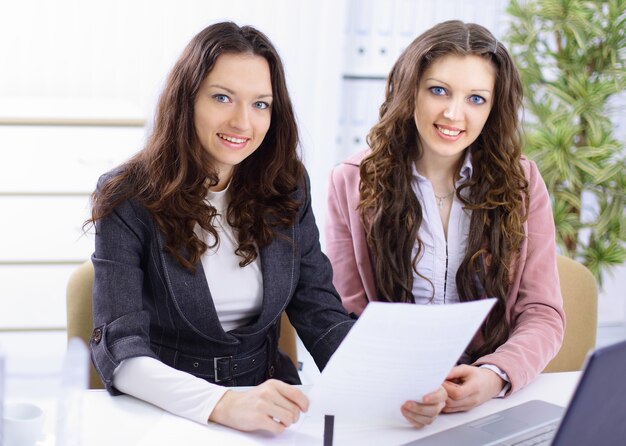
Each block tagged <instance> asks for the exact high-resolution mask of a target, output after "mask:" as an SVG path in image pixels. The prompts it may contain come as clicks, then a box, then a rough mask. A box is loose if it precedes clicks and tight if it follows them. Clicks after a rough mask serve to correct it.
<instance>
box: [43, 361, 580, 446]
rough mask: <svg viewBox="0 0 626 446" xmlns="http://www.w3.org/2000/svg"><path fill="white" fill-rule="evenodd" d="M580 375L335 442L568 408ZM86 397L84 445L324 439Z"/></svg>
mask: <svg viewBox="0 0 626 446" xmlns="http://www.w3.org/2000/svg"><path fill="white" fill-rule="evenodd" d="M579 376H580V373H579V372H568V373H550V374H542V375H540V376H539V377H537V379H536V380H535V381H534V382H533V383H531V384H530V385H528V386H527V387H526V388H525V389H522V390H521V391H519V392H517V393H515V394H513V395H511V396H510V397H508V398H506V399H493V400H491V401H488V402H487V403H485V404H483V405H481V406H479V407H477V408H475V409H474V410H472V411H470V412H465V413H459V414H443V415H440V416H439V417H438V418H437V420H436V421H435V422H434V423H433V424H432V425H431V426H428V427H426V428H424V429H422V430H416V429H414V428H412V427H410V426H408V425H397V426H388V425H387V426H380V425H376V423H375V421H374V420H364V423H363V424H359V425H344V424H342V423H341V420H335V441H334V444H335V445H337V446H341V445H353V444H364V445H366V444H402V443H406V442H408V441H411V440H414V439H417V438H421V437H425V436H427V435H431V434H434V433H436V432H439V431H441V430H444V429H448V428H450V427H453V426H455V425H458V424H462V423H465V422H467V421H471V420H474V419H477V418H480V417H483V416H486V415H489V414H492V413H494V412H497V411H499V410H503V409H506V408H508V407H511V406H515V405H517V404H520V403H523V402H525V401H528V400H532V399H542V400H545V401H549V402H551V403H554V404H559V405H562V406H566V405H567V403H568V402H569V399H570V397H571V395H572V393H573V391H574V388H575V386H576V383H577V382H578V378H579ZM83 396H84V398H83V402H82V404H83V418H82V428H83V438H84V441H83V444H86V445H90V446H100V445H102V446H110V445H112V444H123V445H137V446H148V445H150V446H160V445H163V446H165V445H167V446H170V445H172V444H188V445H195V444H237V445H259V444H277V445H309V444H310V445H320V444H322V439H323V432H322V429H323V427H322V426H323V421H322V420H311V419H307V418H305V419H304V420H303V422H302V423H301V424H300V425H299V428H298V430H297V431H296V430H291V429H289V430H287V431H285V432H284V433H283V434H282V435H280V436H276V437H274V436H272V435H269V434H263V433H242V432H238V431H235V430H233V429H229V428H226V427H224V426H219V425H215V424H210V425H201V424H198V423H195V422H193V421H189V420H186V419H183V418H180V417H176V416H174V415H171V414H169V413H167V412H164V411H163V410H161V409H159V408H157V407H155V406H152V405H150V404H148V403H145V402H143V401H140V400H137V399H135V398H132V397H129V396H118V397H110V396H109V395H108V394H107V393H106V392H104V391H101V390H89V391H86V392H85V393H84V395H83ZM42 403H44V404H43V406H44V409H45V410H46V412H47V415H48V418H49V419H52V420H53V419H54V416H53V414H52V413H49V412H51V411H52V412H53V411H54V404H52V405H50V404H45V402H42ZM398 410H399V408H398ZM50 415H52V416H50ZM46 429H47V430H48V432H52V431H53V422H52V423H50V422H48V423H47V424H46Z"/></svg>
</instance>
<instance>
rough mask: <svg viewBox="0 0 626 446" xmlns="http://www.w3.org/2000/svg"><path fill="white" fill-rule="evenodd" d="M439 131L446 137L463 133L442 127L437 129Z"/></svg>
mask: <svg viewBox="0 0 626 446" xmlns="http://www.w3.org/2000/svg"><path fill="white" fill-rule="evenodd" d="M437 130H439V131H440V132H441V133H443V134H444V135H448V136H456V135H458V134H459V133H461V131H460V130H448V129H444V128H442V127H437Z"/></svg>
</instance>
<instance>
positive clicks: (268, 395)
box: [209, 379, 309, 434]
mask: <svg viewBox="0 0 626 446" xmlns="http://www.w3.org/2000/svg"><path fill="white" fill-rule="evenodd" d="M308 408H309V400H308V399H307V397H306V396H305V395H304V393H302V392H301V391H300V390H299V389H297V388H295V387H293V386H290V385H289V384H286V383H284V382H282V381H278V380H275V379H270V380H268V381H265V382H264V383H263V384H260V385H258V386H256V387H255V388H253V389H251V390H248V391H246V392H237V391H232V390H231V391H228V392H226V393H225V394H224V396H222V398H221V399H220V401H219V402H218V403H217V405H216V406H215V408H214V409H213V412H211V415H210V416H209V421H214V422H216V423H219V424H223V425H225V426H229V427H232V428H235V429H238V430H241V431H255V430H259V429H263V430H266V431H269V432H273V433H275V434H277V433H280V432H282V431H284V430H285V428H286V427H288V426H291V425H292V424H293V423H295V422H296V421H298V418H300V412H306V411H307V410H308Z"/></svg>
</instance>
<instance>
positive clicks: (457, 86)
mask: <svg viewBox="0 0 626 446" xmlns="http://www.w3.org/2000/svg"><path fill="white" fill-rule="evenodd" d="M495 79H496V70H495V68H494V66H493V65H492V63H491V62H490V61H488V60H486V59H484V58H482V57H479V56H473V55H471V56H456V55H449V56H445V57H442V58H440V59H437V60H435V61H434V62H433V63H432V64H431V65H430V66H429V67H428V68H427V69H426V71H425V72H424V74H423V75H422V79H421V80H420V83H419V86H418V89H417V95H416V99H415V113H414V119H415V125H416V126H417V131H418V132H419V136H418V137H419V142H420V145H421V147H422V152H423V156H424V158H425V159H426V158H429V159H433V160H440V161H444V160H447V161H456V160H458V159H459V158H460V157H461V156H462V154H463V151H464V150H465V148H467V147H468V146H469V145H470V144H472V143H473V142H474V141H475V140H476V138H477V137H478V135H479V134H480V132H481V131H482V129H483V127H484V125H485V122H486V121H487V118H488V117H489V112H490V111H491V107H492V104H493V99H494V98H493V94H494V86H495Z"/></svg>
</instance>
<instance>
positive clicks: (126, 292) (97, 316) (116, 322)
mask: <svg viewBox="0 0 626 446" xmlns="http://www.w3.org/2000/svg"><path fill="white" fill-rule="evenodd" d="M148 233H149V230H148V229H147V227H146V222H145V219H143V218H141V216H140V215H139V213H138V210H137V209H136V207H135V206H134V205H133V204H132V203H131V201H125V202H123V203H122V204H120V205H119V206H117V207H116V208H115V210H114V211H113V212H112V213H111V214H109V215H108V216H106V217H104V218H103V219H101V220H99V221H98V222H96V237H95V252H94V254H93V255H92V262H93V265H94V271H95V277H94V287H93V319H94V331H93V333H92V336H91V341H90V348H91V357H92V360H93V363H94V366H95V368H96V370H97V371H98V373H99V374H100V376H101V378H102V380H103V382H104V384H105V386H106V388H107V390H108V391H109V392H111V393H113V394H117V393H119V392H118V391H117V390H116V389H114V388H113V372H114V370H115V369H116V367H117V366H118V365H119V364H120V362H121V361H123V360H124V359H128V358H132V357H136V356H148V357H152V358H155V359H157V356H156V355H155V353H154V352H153V351H152V350H151V349H150V341H149V326H150V316H149V314H148V311H147V310H145V309H144V306H143V299H142V297H143V292H144V289H143V288H144V287H143V275H144V273H143V269H142V267H141V259H142V257H143V256H144V254H145V253H144V249H145V248H144V246H146V243H147V242H146V238H147V237H148Z"/></svg>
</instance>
